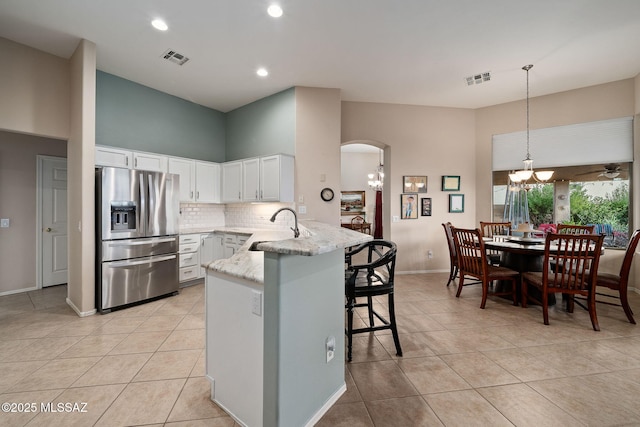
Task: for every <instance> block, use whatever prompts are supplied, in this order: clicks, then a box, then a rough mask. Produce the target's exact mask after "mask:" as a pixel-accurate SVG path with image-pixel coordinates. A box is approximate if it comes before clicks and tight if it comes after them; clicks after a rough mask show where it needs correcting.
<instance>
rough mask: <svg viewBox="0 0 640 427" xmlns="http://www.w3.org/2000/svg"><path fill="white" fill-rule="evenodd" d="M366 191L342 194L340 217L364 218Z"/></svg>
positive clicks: (342, 192) (343, 192)
mask: <svg viewBox="0 0 640 427" xmlns="http://www.w3.org/2000/svg"><path fill="white" fill-rule="evenodd" d="M365 206H366V205H365V201H364V191H341V192H340V215H362V216H364V208H365Z"/></svg>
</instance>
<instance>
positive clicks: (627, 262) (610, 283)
mask: <svg viewBox="0 0 640 427" xmlns="http://www.w3.org/2000/svg"><path fill="white" fill-rule="evenodd" d="M639 241H640V229H639V230H636V231H634V232H633V234H632V235H631V239H629V244H628V245H627V250H626V251H625V254H624V258H623V260H622V266H620V272H619V273H618V274H614V273H598V274H597V276H596V302H598V303H601V304H608V305H615V306H618V307H622V309H623V310H624V314H626V315H627V319H628V320H629V322H631V323H633V324H634V325H635V324H636V321H635V319H634V318H633V311H632V310H631V307H630V306H629V299H628V296H627V285H628V284H629V272H630V271H631V264H632V262H633V256H634V255H635V253H636V248H637V247H638V242H639ZM598 288H609V289H611V290H614V291H618V295H611V294H605V293H602V292H598ZM598 296H600V297H606V298H618V299H620V304H617V303H612V302H609V301H603V300H602V299H598ZM575 300H576V304H578V305H580V306H581V307H583V308H586V307H584V305H583V304H582V303H581V302H580V301H581V300H582V299H581V298H575Z"/></svg>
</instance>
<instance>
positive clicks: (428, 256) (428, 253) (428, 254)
mask: <svg viewBox="0 0 640 427" xmlns="http://www.w3.org/2000/svg"><path fill="white" fill-rule="evenodd" d="M427 258H429V259H433V251H432V250H431V249H429V252H427Z"/></svg>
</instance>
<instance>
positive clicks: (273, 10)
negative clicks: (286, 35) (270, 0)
mask: <svg viewBox="0 0 640 427" xmlns="http://www.w3.org/2000/svg"><path fill="white" fill-rule="evenodd" d="M267 13H268V14H269V16H271V17H273V18H280V17H281V16H282V8H281V7H280V6H279V5H277V4H275V3H274V4H272V5H271V6H269V7H268V8H267Z"/></svg>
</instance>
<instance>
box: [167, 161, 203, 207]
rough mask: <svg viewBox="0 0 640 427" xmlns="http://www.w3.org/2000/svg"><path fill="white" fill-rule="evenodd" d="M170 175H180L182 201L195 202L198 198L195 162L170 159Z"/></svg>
mask: <svg viewBox="0 0 640 427" xmlns="http://www.w3.org/2000/svg"><path fill="white" fill-rule="evenodd" d="M169 173H175V174H178V175H180V201H181V202H193V201H195V197H196V167H195V162H194V161H193V160H189V159H182V158H179V157H170V158H169Z"/></svg>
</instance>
